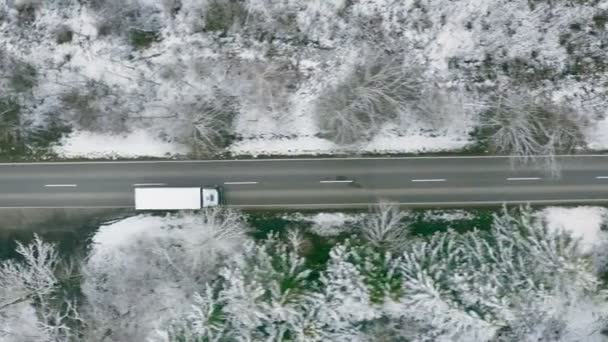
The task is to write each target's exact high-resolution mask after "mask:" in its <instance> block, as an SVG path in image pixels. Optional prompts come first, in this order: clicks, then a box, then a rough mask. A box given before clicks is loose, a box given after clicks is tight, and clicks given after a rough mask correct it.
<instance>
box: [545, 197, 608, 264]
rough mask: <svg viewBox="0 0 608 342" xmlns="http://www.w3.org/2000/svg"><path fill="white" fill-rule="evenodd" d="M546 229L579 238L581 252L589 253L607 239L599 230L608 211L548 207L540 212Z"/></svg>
mask: <svg viewBox="0 0 608 342" xmlns="http://www.w3.org/2000/svg"><path fill="white" fill-rule="evenodd" d="M540 215H541V217H542V218H543V219H544V220H545V222H546V224H547V227H548V228H549V229H550V230H552V231H562V230H563V231H567V232H569V233H570V234H572V236H573V237H575V238H579V239H580V242H581V252H583V253H588V252H591V251H592V249H593V248H594V247H595V246H598V245H599V244H601V243H602V242H603V241H606V239H607V238H608V235H607V234H608V233H607V232H604V231H602V230H600V227H601V225H602V223H603V222H604V220H606V217H608V209H606V208H603V207H587V206H581V207H575V208H564V207H548V208H545V209H543V210H542V211H541V212H540Z"/></svg>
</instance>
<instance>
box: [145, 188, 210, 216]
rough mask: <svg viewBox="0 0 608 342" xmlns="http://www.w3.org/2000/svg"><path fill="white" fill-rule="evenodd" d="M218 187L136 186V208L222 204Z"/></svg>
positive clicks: (150, 208)
mask: <svg viewBox="0 0 608 342" xmlns="http://www.w3.org/2000/svg"><path fill="white" fill-rule="evenodd" d="M220 196H221V191H220V188H218V187H193V188H159V187H154V188H135V210H184V209H201V208H209V207H215V206H218V205H220V203H221V199H220Z"/></svg>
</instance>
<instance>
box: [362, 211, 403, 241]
mask: <svg viewBox="0 0 608 342" xmlns="http://www.w3.org/2000/svg"><path fill="white" fill-rule="evenodd" d="M407 216H408V212H407V211H402V210H401V209H400V208H399V205H397V204H396V203H391V202H386V201H381V202H379V203H378V204H376V205H374V206H372V207H371V208H370V212H369V213H368V214H367V216H366V218H365V219H364V220H363V221H362V222H361V223H360V227H361V234H362V235H363V237H364V238H365V239H366V240H367V241H368V242H369V243H370V244H371V245H373V246H375V247H380V248H386V249H389V250H398V249H400V248H403V247H404V245H405V244H406V242H407V235H408V227H407V226H408V225H407V222H405V219H406V218H407Z"/></svg>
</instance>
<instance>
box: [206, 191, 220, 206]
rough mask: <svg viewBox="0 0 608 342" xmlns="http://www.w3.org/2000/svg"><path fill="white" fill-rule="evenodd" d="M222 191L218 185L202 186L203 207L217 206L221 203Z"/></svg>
mask: <svg viewBox="0 0 608 342" xmlns="http://www.w3.org/2000/svg"><path fill="white" fill-rule="evenodd" d="M220 196H221V192H220V189H219V188H218V187H214V188H201V198H202V200H203V208H210V207H217V206H218V205H220V204H221V199H220Z"/></svg>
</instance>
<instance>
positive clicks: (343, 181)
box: [319, 180, 354, 183]
mask: <svg viewBox="0 0 608 342" xmlns="http://www.w3.org/2000/svg"><path fill="white" fill-rule="evenodd" d="M352 182H354V180H322V181H319V183H352Z"/></svg>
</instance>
